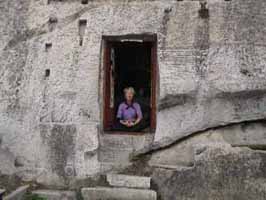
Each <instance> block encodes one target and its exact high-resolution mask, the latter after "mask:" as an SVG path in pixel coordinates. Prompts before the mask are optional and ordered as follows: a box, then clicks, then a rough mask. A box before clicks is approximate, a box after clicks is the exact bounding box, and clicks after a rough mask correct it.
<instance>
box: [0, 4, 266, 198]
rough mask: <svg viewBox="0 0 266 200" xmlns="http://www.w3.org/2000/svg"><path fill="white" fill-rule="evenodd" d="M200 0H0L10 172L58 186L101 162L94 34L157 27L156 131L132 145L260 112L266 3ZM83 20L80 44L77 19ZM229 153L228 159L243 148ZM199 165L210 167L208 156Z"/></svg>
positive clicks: (265, 73)
mask: <svg viewBox="0 0 266 200" xmlns="http://www.w3.org/2000/svg"><path fill="white" fill-rule="evenodd" d="M206 2H207V4H206V7H205V8H204V7H202V5H201V4H200V3H199V1H189V0H185V1H172V0H161V1H159V0H157V1H122V0H121V1H120V0H115V1H107V0H101V1H89V3H88V4H81V2H80V1H51V2H50V4H47V2H46V1H35V0H28V1H23V0H8V1H0V13H1V14H0V35H1V37H0V113H1V115H0V137H1V138H2V144H1V149H2V148H3V149H7V150H8V151H9V152H11V154H12V156H13V157H14V158H21V157H23V158H24V160H25V162H24V163H23V164H22V165H23V166H22V165H21V164H20V165H17V166H15V168H14V172H17V173H18V174H19V175H20V176H21V177H23V179H25V180H37V181H38V182H40V183H45V184H51V183H52V185H61V186H62V185H66V184H68V183H69V181H70V180H72V179H80V178H81V179H82V178H85V177H86V176H92V175H95V174H97V173H99V172H100V170H101V165H100V163H99V159H98V153H97V149H98V147H99V141H98V139H99V137H98V136H99V134H102V133H101V128H102V102H103V99H102V96H103V95H102V83H103V82H102V77H103V74H102V72H103V70H102V65H101V59H102V57H101V56H102V55H101V50H102V35H125V34H142V33H156V34H157V36H158V66H159V75H158V76H159V80H158V83H159V86H158V94H157V95H158V102H157V103H158V108H159V110H158V115H157V129H156V133H155V141H154V142H153V145H151V146H149V145H145V146H144V147H145V148H144V149H143V150H141V149H140V148H139V147H143V145H142V143H141V141H140V142H137V144H136V147H137V148H136V149H135V150H140V151H139V152H146V151H149V150H152V149H153V150H154V149H158V148H164V147H165V146H167V145H170V144H172V143H175V142H176V141H177V140H179V139H182V138H184V137H187V136H189V135H191V134H194V133H197V132H199V131H201V130H205V129H209V128H211V127H219V126H222V125H228V124H232V123H238V122H243V121H251V120H261V119H264V118H265V116H266V95H265V94H266V93H265V91H266V81H265V80H266V79H265V77H266V68H265V63H266V57H265V55H266V54H265V52H266V49H265V46H264V44H265V42H266V34H265V31H266V29H265V23H266V13H265V9H266V3H265V1H264V0H256V1H254V0H233V1H223V0H208V1H206ZM84 19H85V20H87V24H86V29H85V32H84V35H83V45H82V46H80V44H79V42H80V35H79V30H78V29H79V28H78V24H79V20H84ZM47 70H48V71H49V73H48V71H47ZM263 130H264V129H263ZM262 132H263V131H262ZM258 134H261V133H258ZM252 138H253V137H252ZM249 139H250V138H249V137H247V142H246V143H248V142H249ZM250 142H254V141H253V139H251V140H250ZM150 143H152V141H151V142H150ZM242 143H243V141H242ZM263 143H264V142H263ZM178 148H180V147H178ZM176 151H179V150H176ZM174 155H175V153H173V155H171V156H174ZM186 155H187V158H185V159H179V158H178V159H176V160H174V162H173V163H174V164H176V163H179V162H183V163H184V164H185V165H191V160H193V157H190V155H191V152H189V151H187V153H186ZM237 155H238V154H234V155H233V156H232V159H233V161H232V162H235V163H239V162H240V161H239V159H240V160H241V159H242V157H243V156H244V155H242V154H241V153H240V154H239V157H237ZM261 155H263V154H259V153H257V154H254V155H253V154H252V155H251V156H250V157H251V158H253V157H256V158H257V157H258V159H259V158H260V157H261ZM248 156H249V155H247V157H244V160H245V159H248V158H249V157H248ZM159 157H160V156H159ZM209 158H210V159H214V158H215V157H209ZM230 158H231V157H230ZM158 159H159V160H160V158H158ZM163 159H165V158H163ZM225 160H226V158H225ZM155 161H156V159H155ZM223 161H224V160H223V159H221V162H223ZM164 162H165V164H169V165H172V164H173V163H170V162H168V161H167V160H165V161H164ZM159 164H160V163H159ZM240 164H243V162H242V163H240ZM10 166H11V167H10V169H13V167H14V166H13V164H10ZM221 166H222V165H221ZM232 166H233V165H232ZM206 167H207V168H208V167H209V168H210V173H211V169H212V168H213V167H216V166H215V165H213V163H210V164H209V165H208V166H206ZM0 169H1V167H0ZM203 169H204V168H200V167H199V168H197V170H198V171H195V172H193V173H195V174H196V175H198V173H199V172H200V171H201V170H203ZM220 169H221V168H220ZM196 175H195V176H196ZM256 177H257V176H254V178H256ZM213 178H216V176H214V177H213ZM229 181H231V179H230V180H229ZM232 181H235V180H232ZM211 183H213V182H211ZM211 183H210V184H211ZM203 187H204V188H205V186H202V188H203ZM206 188H207V187H206ZM193 189H194V188H193ZM251 193H252V192H251ZM191 198H192V197H191ZM192 199H193V198H192Z"/></svg>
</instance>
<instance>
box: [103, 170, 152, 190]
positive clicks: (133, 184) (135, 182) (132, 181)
mask: <svg viewBox="0 0 266 200" xmlns="http://www.w3.org/2000/svg"><path fill="white" fill-rule="evenodd" d="M106 178H107V182H108V183H109V184H110V185H111V186H115V187H127V188H140V189H150V187H151V178H150V177H141V176H128V175H122V174H107V175H106Z"/></svg>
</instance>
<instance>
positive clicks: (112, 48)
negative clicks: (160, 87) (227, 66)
mask: <svg viewBox="0 0 266 200" xmlns="http://www.w3.org/2000/svg"><path fill="white" fill-rule="evenodd" d="M103 40H104V108H103V109H104V116H103V126H104V130H105V131H108V132H118V131H117V130H116V129H115V128H114V124H115V123H117V119H116V114H117V110H118V106H119V105H120V103H122V102H123V101H124V94H123V89H124V88H126V87H133V88H134V89H135V91H136V94H135V101H136V102H138V103H139V104H140V106H141V110H142V113H143V120H145V122H146V123H145V124H146V127H145V128H144V129H143V130H142V131H141V132H154V131H155V128H156V82H157V81H156V80H157V50H156V49H157V48H156V46H157V39H156V36H155V35H148V36H105V37H103ZM120 132H121V131H120ZM131 134H132V132H131Z"/></svg>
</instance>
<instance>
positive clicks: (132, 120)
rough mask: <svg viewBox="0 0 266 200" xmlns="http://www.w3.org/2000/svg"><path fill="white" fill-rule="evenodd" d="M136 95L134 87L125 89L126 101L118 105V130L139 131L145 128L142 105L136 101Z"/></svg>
mask: <svg viewBox="0 0 266 200" xmlns="http://www.w3.org/2000/svg"><path fill="white" fill-rule="evenodd" d="M134 95H135V90H134V88H133V87H128V88H125V89H124V96H125V101H124V102H122V103H121V104H120V105H119V107H118V111H117V115H116V118H117V120H118V122H117V125H116V127H115V129H116V130H121V131H134V132H137V131H141V130H142V129H144V128H145V123H143V120H142V119H143V115H142V111H141V107H140V105H139V104H138V103H137V102H135V101H134Z"/></svg>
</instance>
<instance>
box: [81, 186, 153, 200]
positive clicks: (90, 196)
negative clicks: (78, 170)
mask: <svg viewBox="0 0 266 200" xmlns="http://www.w3.org/2000/svg"><path fill="white" fill-rule="evenodd" d="M81 193H82V197H83V199H84V200H111V199H112V200H156V199H157V194H156V192H155V191H152V190H143V189H129V188H107V187H95V188H83V189H82V190H81Z"/></svg>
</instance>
